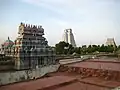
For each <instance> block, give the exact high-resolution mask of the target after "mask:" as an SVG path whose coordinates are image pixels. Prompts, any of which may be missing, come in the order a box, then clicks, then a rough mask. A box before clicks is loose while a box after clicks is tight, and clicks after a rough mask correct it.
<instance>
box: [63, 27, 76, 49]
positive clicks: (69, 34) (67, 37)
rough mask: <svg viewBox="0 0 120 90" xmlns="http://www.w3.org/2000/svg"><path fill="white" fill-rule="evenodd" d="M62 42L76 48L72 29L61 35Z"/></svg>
mask: <svg viewBox="0 0 120 90" xmlns="http://www.w3.org/2000/svg"><path fill="white" fill-rule="evenodd" d="M63 41H65V42H66V43H69V44H71V45H72V46H73V47H76V43H75V39H74V35H73V33H72V29H66V30H65V31H64V34H63Z"/></svg>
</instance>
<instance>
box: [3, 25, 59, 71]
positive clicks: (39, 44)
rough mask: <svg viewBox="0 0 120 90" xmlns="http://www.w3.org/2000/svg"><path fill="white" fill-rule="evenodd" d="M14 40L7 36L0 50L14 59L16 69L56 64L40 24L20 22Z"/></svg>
mask: <svg viewBox="0 0 120 90" xmlns="http://www.w3.org/2000/svg"><path fill="white" fill-rule="evenodd" d="M18 34H19V36H18V37H17V38H16V40H15V42H12V41H11V40H10V39H9V38H8V40H6V41H5V43H4V44H2V48H1V52H4V54H5V55H10V56H12V57H13V58H14V60H15V68H16V69H30V68H31V69H34V68H40V67H41V66H45V65H52V64H56V63H57V61H56V59H55V52H54V50H53V48H51V47H50V46H48V41H47V40H46V38H45V37H43V35H44V29H43V28H42V26H35V25H27V24H23V23H21V24H20V26H19V32H18Z"/></svg>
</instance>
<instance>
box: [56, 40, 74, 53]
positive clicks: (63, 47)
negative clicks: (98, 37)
mask: <svg viewBox="0 0 120 90" xmlns="http://www.w3.org/2000/svg"><path fill="white" fill-rule="evenodd" d="M55 50H56V53H57V54H65V55H66V54H72V53H73V52H74V47H73V46H72V45H71V44H69V43H66V42H64V41H62V42H59V43H58V44H56V45H55Z"/></svg>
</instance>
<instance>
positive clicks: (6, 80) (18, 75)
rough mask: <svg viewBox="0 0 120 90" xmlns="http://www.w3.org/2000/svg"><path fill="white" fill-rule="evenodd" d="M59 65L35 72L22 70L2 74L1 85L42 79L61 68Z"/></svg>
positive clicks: (0, 76)
mask: <svg viewBox="0 0 120 90" xmlns="http://www.w3.org/2000/svg"><path fill="white" fill-rule="evenodd" d="M59 66H60V65H59V64H58V65H50V66H45V67H42V68H38V69H34V70H22V71H11V72H2V73H0V85H6V84H10V83H15V82H20V81H25V80H29V79H34V78H40V77H42V76H44V75H45V74H47V73H49V72H55V71H57V70H58V68H59Z"/></svg>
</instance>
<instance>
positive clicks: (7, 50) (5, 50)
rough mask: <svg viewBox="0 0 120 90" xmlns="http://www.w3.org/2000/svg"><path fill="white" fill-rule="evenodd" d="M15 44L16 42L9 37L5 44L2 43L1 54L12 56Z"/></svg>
mask: <svg viewBox="0 0 120 90" xmlns="http://www.w3.org/2000/svg"><path fill="white" fill-rule="evenodd" d="M13 45H14V42H13V41H12V40H10V38H9V37H8V39H7V40H6V41H5V42H4V43H3V44H1V49H0V54H5V55H6V56H11V55H12V51H13Z"/></svg>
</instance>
